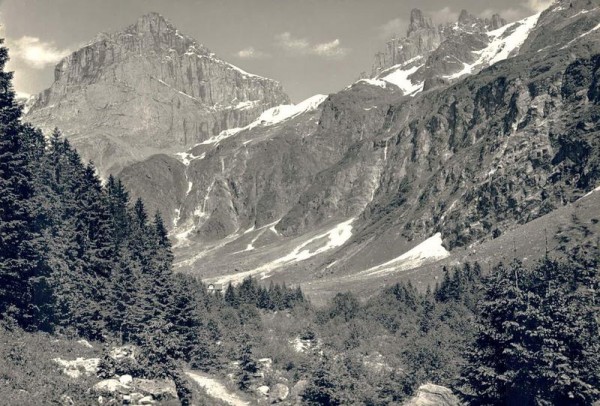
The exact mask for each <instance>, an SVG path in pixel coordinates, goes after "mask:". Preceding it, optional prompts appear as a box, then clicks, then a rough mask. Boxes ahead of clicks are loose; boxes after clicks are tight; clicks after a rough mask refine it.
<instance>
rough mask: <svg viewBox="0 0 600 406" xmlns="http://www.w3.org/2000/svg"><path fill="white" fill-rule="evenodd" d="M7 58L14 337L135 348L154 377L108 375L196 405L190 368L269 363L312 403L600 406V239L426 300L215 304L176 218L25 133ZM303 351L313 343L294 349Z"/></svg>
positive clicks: (2, 81)
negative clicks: (425, 394) (435, 400)
mask: <svg viewBox="0 0 600 406" xmlns="http://www.w3.org/2000/svg"><path fill="white" fill-rule="evenodd" d="M7 59H8V51H7V49H6V48H4V47H2V48H0V71H1V72H0V319H1V320H0V330H1V333H0V334H1V335H2V336H3V337H6V336H9V335H17V336H21V335H23V334H40V335H43V336H44V337H46V335H47V336H48V337H53V336H55V337H71V338H74V339H75V338H85V339H87V340H90V341H91V342H96V343H101V344H102V345H104V346H105V347H106V348H107V349H108V348H110V346H111V345H122V344H131V345H134V346H136V347H139V348H140V349H141V353H142V354H143V356H142V357H141V358H140V359H139V360H138V363H137V364H135V365H134V364H129V365H115V364H114V363H112V362H111V361H110V359H109V358H108V357H106V358H105V359H104V360H103V362H102V364H101V373H104V374H106V376H110V375H111V374H113V373H114V372H115V370H119V371H120V373H125V372H126V373H129V374H131V375H133V376H140V377H148V378H152V377H169V378H171V379H173V381H174V382H175V384H176V387H177V392H178V396H179V399H180V401H181V403H182V404H190V403H191V401H192V399H191V391H190V388H189V382H187V380H186V377H185V375H184V374H183V372H182V371H183V370H185V369H187V368H191V369H196V370H201V371H206V372H210V373H212V374H221V375H225V374H226V373H227V372H229V371H230V370H231V368H233V370H234V373H233V376H234V378H233V379H234V381H235V384H236V385H237V386H238V388H239V389H240V390H241V391H248V392H250V391H252V390H253V382H254V379H255V375H256V372H257V371H258V370H259V369H260V366H259V359H261V358H269V359H271V360H272V363H273V368H272V370H273V371H276V372H273V374H275V373H276V374H278V375H281V376H285V378H286V379H287V380H288V381H290V382H299V381H301V380H302V381H305V383H306V385H305V388H304V389H303V391H302V393H301V394H300V397H301V399H302V402H303V403H305V404H311V405H346V404H365V405H388V404H401V403H402V402H403V401H404V400H405V399H407V398H408V397H409V396H411V395H412V394H413V393H414V392H415V390H416V389H417V388H418V387H419V385H421V384H422V383H425V382H433V383H436V384H439V385H444V386H447V387H450V388H452V389H453V390H454V392H455V393H457V394H458V395H459V396H460V397H461V399H462V400H464V401H465V402H467V403H468V404H473V405H500V404H511V405H547V404H569V405H589V404H592V403H594V402H595V401H597V400H599V399H600V330H599V312H598V310H599V305H600V303H599V298H598V289H599V288H600V279H599V278H600V277H599V273H598V261H599V259H600V256H599V251H598V245H597V243H596V245H593V246H592V245H590V246H582V247H578V248H577V249H576V250H572V251H569V252H564V253H562V254H561V255H552V256H551V255H547V256H546V257H545V258H544V259H543V260H541V261H539V262H536V263H529V264H527V265H525V264H524V263H523V262H521V261H519V260H516V259H515V260H514V261H513V262H511V263H509V264H498V265H496V266H494V267H493V268H492V269H489V270H485V271H484V270H483V269H482V267H481V266H480V265H479V264H477V263H474V264H469V263H466V264H463V265H461V266H459V267H456V268H453V269H445V270H444V278H443V279H442V280H441V281H440V283H439V284H438V285H437V286H431V287H430V288H428V289H427V291H426V292H419V291H418V290H417V289H416V288H415V287H414V286H412V284H411V283H409V282H407V283H398V284H395V285H392V286H389V287H387V288H386V289H385V290H383V291H382V292H380V293H378V294H376V295H375V296H373V297H371V298H368V299H364V298H358V297H356V296H355V295H353V294H352V293H338V294H337V295H336V296H335V297H334V298H333V299H332V300H331V301H330V303H328V304H327V305H326V306H325V307H323V308H316V307H314V306H313V305H311V303H310V298H307V297H305V295H304V293H303V292H302V289H301V287H297V286H295V287H286V286H285V285H273V284H271V285H270V286H263V285H261V284H260V283H258V282H257V281H256V280H253V279H246V280H245V281H244V282H242V283H241V284H239V285H237V286H232V285H229V286H228V287H227V289H226V291H225V292H224V294H223V295H221V294H219V293H217V294H210V293H209V292H207V289H206V286H205V285H204V284H203V283H202V281H200V280H198V279H196V278H194V277H192V276H189V275H183V274H178V273H174V272H173V260H174V258H173V254H172V251H171V244H170V241H169V237H168V233H167V229H166V227H165V225H164V224H163V221H162V219H161V216H160V215H159V214H158V213H156V214H153V213H147V211H146V209H145V207H144V203H143V201H141V200H136V201H134V202H132V201H130V197H129V194H128V191H127V190H126V189H125V188H124V186H123V185H122V183H121V182H120V181H119V180H118V179H115V178H114V177H112V176H111V177H110V178H109V179H108V180H107V181H106V182H105V183H103V182H101V180H100V179H99V177H98V175H97V174H96V170H95V168H94V165H93V163H84V162H82V160H81V158H80V156H79V155H78V153H77V151H76V150H75V149H74V148H73V147H72V146H71V145H70V144H69V142H68V140H66V139H65V138H64V137H63V136H62V135H61V133H60V130H58V129H57V130H55V131H54V132H53V133H52V134H51V135H50V136H49V137H48V138H46V137H45V136H44V134H42V132H41V131H40V130H38V129H36V128H34V127H32V126H31V125H28V124H25V123H23V122H22V121H21V115H22V111H21V106H20V105H19V104H18V103H17V102H16V101H15V95H14V92H13V89H12V84H11V80H12V74H11V73H10V72H6V71H5V69H4V66H5V64H6V61H7ZM32 340H33V341H35V339H32ZM293 342H296V343H299V344H300V347H301V348H300V349H299V350H296V351H292V350H291V349H290V348H292V345H293V344H292V343H293ZM232 361H233V362H235V364H234V366H233V367H232V365H231V363H232ZM23 362H24V361H23V360H19V359H18V357H17V358H14V359H13V358H11V357H6V358H4V359H3V360H2V363H3V365H2V368H0V370H2V371H3V372H0V375H2V376H1V378H2V379H0V380H1V381H2V384H1V385H0V392H1V393H2V395H3V398H4V399H10V396H11V395H10V392H11V391H16V390H18V389H19V387H18V386H17V385H14V383H13V382H11V375H10V373H9V371H10V370H12V369H14V368H19V367H20V366H23V365H30V364H24V363H23ZM268 378H269V377H266V378H265V379H268ZM40 379H42V378H41V377H40ZM57 385H58V384H57ZM69 388H70V387H69V386H68V385H64V387H56V388H54V391H53V393H54V394H57V396H58V395H60V394H61V393H67V392H68V391H69V390H70V389H69ZM81 396H84V397H85V395H84V394H82V395H81ZM52 401H53V400H51V399H48V403H51V402H52ZM83 402H85V400H83Z"/></svg>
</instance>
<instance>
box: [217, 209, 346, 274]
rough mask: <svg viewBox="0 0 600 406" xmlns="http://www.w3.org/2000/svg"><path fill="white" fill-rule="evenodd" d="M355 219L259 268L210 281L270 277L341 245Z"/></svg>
mask: <svg viewBox="0 0 600 406" xmlns="http://www.w3.org/2000/svg"><path fill="white" fill-rule="evenodd" d="M355 220H356V219H355V218H351V219H350V220H347V221H344V222H343V223H339V224H338V225H336V226H335V227H333V228H332V229H330V230H328V231H326V232H324V233H322V234H319V235H317V236H315V237H313V238H310V239H309V240H307V241H304V242H303V243H301V244H300V245H298V246H297V247H296V248H294V249H293V250H292V251H291V252H290V253H289V254H287V255H285V256H283V257H280V258H278V259H276V260H274V261H272V262H269V263H267V264H264V265H262V266H260V267H258V268H255V269H252V270H250V271H246V272H239V273H236V274H235V275H225V276H222V277H217V278H215V279H214V280H213V279H211V280H210V282H216V283H223V284H227V283H234V284H236V283H240V282H242V281H243V280H244V278H247V277H249V276H253V275H257V274H260V275H261V276H262V279H265V278H267V277H268V274H269V272H271V271H274V270H276V269H278V268H281V267H283V266H284V265H289V264H293V263H296V262H300V261H304V260H307V259H309V258H312V257H314V256H316V255H319V254H322V253H324V252H326V251H329V250H332V249H334V248H337V247H341V246H342V245H344V244H345V243H346V242H347V241H348V240H349V239H350V238H351V237H352V223H353V222H354V221H355ZM319 240H326V241H325V242H324V243H323V244H322V245H321V246H320V247H319V248H313V247H311V248H307V247H308V246H309V245H311V244H314V243H316V242H318V241H319Z"/></svg>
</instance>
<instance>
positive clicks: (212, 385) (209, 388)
mask: <svg viewBox="0 0 600 406" xmlns="http://www.w3.org/2000/svg"><path fill="white" fill-rule="evenodd" d="M186 374H187V375H188V376H189V377H190V378H192V379H193V380H194V381H195V382H196V383H198V385H200V386H202V387H203V388H204V390H206V393H208V395H209V396H211V397H213V398H215V399H219V400H222V401H223V402H225V403H227V404H229V405H231V406H249V405H250V403H249V402H246V401H245V400H243V399H242V398H240V397H239V396H238V395H237V394H236V393H235V392H232V391H230V390H229V389H227V388H226V387H225V385H223V384H222V383H221V382H219V381H218V380H217V379H216V378H212V377H211V376H209V375H207V374H204V373H201V372H193V371H188V372H186Z"/></svg>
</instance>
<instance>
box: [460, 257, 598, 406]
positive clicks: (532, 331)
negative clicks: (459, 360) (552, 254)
mask: <svg viewBox="0 0 600 406" xmlns="http://www.w3.org/2000/svg"><path fill="white" fill-rule="evenodd" d="M572 263H574V262H572ZM577 268H578V266H573V265H567V264H560V263H558V262H556V261H553V260H551V259H549V258H546V259H545V260H544V261H543V262H542V263H540V264H539V265H537V266H536V267H535V268H534V269H533V270H532V271H528V270H526V269H524V268H523V266H522V264H521V263H520V262H518V261H515V262H513V263H512V264H511V265H510V266H509V267H503V266H502V267H499V268H498V269H497V270H496V272H495V273H494V274H493V275H491V276H490V277H489V278H488V279H487V280H486V283H485V288H486V294H485V302H484V303H483V307H482V309H481V315H480V332H479V334H478V336H477V339H476V342H475V346H474V349H473V351H471V352H470V354H468V359H469V363H468V364H467V365H466V367H465V369H464V371H463V373H462V385H461V386H460V387H459V390H460V392H461V394H462V396H463V398H465V399H466V400H468V401H469V402H470V404H473V405H490V404H519V405H538V404H571V405H585V404H591V403H593V402H594V401H595V400H597V399H599V398H600V391H599V390H598V388H599V387H600V372H599V371H600V368H598V366H600V356H599V355H598V354H599V353H600V340H599V338H598V321H597V320H596V318H595V317H594V315H595V311H596V309H594V307H593V306H592V305H590V302H589V301H588V300H587V299H586V298H585V295H582V292H581V287H582V286H581V285H580V284H579V283H578V282H576V279H577V277H576V275H578V274H581V273H582V272H580V270H578V269H577Z"/></svg>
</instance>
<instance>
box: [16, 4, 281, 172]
mask: <svg viewBox="0 0 600 406" xmlns="http://www.w3.org/2000/svg"><path fill="white" fill-rule="evenodd" d="M286 102H288V97H287V95H286V94H285V93H284V92H283V90H282V87H281V86H280V85H279V83H277V82H275V81H273V80H270V79H266V78H262V77H260V76H256V75H252V74H249V73H247V72H244V71H243V70H241V69H239V68H237V67H235V66H233V65H231V64H229V63H227V62H225V61H222V60H220V59H218V58H217V57H216V56H215V54H214V53H212V52H211V51H210V50H209V49H207V48H206V47H204V46H203V45H200V44H198V43H197V42H196V41H194V40H193V39H191V38H189V37H187V36H184V35H182V34H181V33H179V31H178V30H177V29H176V28H175V27H174V26H173V25H172V24H171V23H169V22H168V21H167V20H165V19H164V18H163V17H162V16H161V15H159V14H156V13H150V14H148V15H145V16H143V17H141V18H140V19H139V20H138V21H137V22H136V23H135V24H133V25H131V26H129V27H128V28H126V29H125V30H123V31H121V32H117V33H113V34H100V35H98V36H97V38H96V39H94V41H92V42H91V43H90V44H89V45H87V46H85V47H83V48H81V49H80V50H78V51H76V52H74V53H72V54H71V55H69V56H68V57H66V58H65V59H63V60H62V61H61V62H60V63H59V64H58V65H57V66H56V69H55V81H54V83H53V84H52V86H51V87H50V88H49V89H47V90H45V91H44V92H42V93H41V94H39V95H38V96H37V97H36V99H35V102H34V103H33V105H31V106H30V107H29V110H28V114H27V115H26V117H25V120H27V121H30V122H32V123H33V124H35V125H36V126H39V127H41V128H42V129H43V130H45V131H46V132H48V131H51V130H52V129H53V128H54V127H58V128H60V129H61V131H63V132H64V134H65V135H66V136H67V137H68V138H69V140H70V141H71V142H72V143H73V144H74V145H75V146H76V147H77V149H78V151H79V153H80V154H81V155H82V156H83V158H84V159H85V160H88V159H91V160H93V161H94V162H95V164H96V165H97V167H98V168H99V170H100V172H101V173H102V174H104V175H106V174H107V173H109V172H113V173H116V172H117V171H118V170H119V169H120V168H122V167H123V166H125V165H126V164H128V163H131V162H135V161H139V160H142V159H144V158H146V157H148V156H150V155H152V154H153V153H156V152H160V151H162V152H165V151H183V150H185V149H186V148H187V147H190V146H193V145H195V144H196V143H199V142H201V141H204V140H206V139H207V138H210V137H211V136H213V135H216V134H219V133H220V132H221V131H222V130H226V129H228V128H233V127H242V126H244V125H246V124H248V123H250V122H251V121H252V120H254V119H255V118H256V117H257V116H258V115H260V113H261V112H262V111H264V110H266V109H268V108H270V107H273V106H277V105H280V104H283V103H286Z"/></svg>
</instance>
